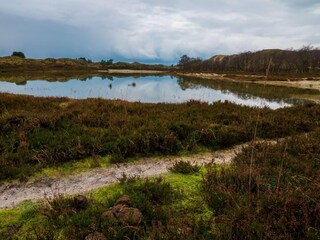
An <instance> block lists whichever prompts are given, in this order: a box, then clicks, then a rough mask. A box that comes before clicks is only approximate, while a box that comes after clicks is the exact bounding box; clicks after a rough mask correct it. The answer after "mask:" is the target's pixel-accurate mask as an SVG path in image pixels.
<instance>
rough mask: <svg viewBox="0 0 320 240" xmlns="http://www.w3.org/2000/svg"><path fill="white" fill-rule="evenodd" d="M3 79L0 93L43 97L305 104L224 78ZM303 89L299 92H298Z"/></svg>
mask: <svg viewBox="0 0 320 240" xmlns="http://www.w3.org/2000/svg"><path fill="white" fill-rule="evenodd" d="M10 81H11V82H7V81H4V80H1V81H0V92H8V93H15V94H27V95H33V96H41V97H49V96H50V97H69V98H75V99H85V98H104V99H122V100H127V101H132V102H133V101H139V102H148V103H159V102H166V103H182V102H186V101H189V100H199V101H204V102H208V103H213V102H217V101H231V102H234V103H237V104H241V105H247V106H258V107H269V108H272V109H277V108H281V107H286V106H291V105H294V104H299V103H302V102H303V100H301V99H299V98H298V97H295V96H297V95H299V94H301V90H293V89H289V88H281V87H277V88H275V87H269V86H265V87H263V88H262V86H260V85H257V84H244V83H234V82H225V81H212V80H199V79H190V78H179V79H178V78H176V77H172V76H144V77H131V76H125V77H123V76H122V77H116V76H107V77H90V78H86V79H82V80H78V79H70V80H65V81H63V82H62V81H52V80H50V81H46V80H28V81H25V82H23V83H19V84H17V83H14V82H12V80H10ZM299 91H300V92H299Z"/></svg>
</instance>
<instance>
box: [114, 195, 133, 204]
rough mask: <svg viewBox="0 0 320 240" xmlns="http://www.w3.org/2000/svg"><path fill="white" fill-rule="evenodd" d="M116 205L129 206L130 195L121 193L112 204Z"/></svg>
mask: <svg viewBox="0 0 320 240" xmlns="http://www.w3.org/2000/svg"><path fill="white" fill-rule="evenodd" d="M117 205H127V206H131V200H130V197H129V196H128V195H123V196H122V197H120V198H119V199H118V200H117V201H116V203H115V204H114V206H117Z"/></svg>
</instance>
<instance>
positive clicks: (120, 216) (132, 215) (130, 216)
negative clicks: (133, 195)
mask: <svg viewBox="0 0 320 240" xmlns="http://www.w3.org/2000/svg"><path fill="white" fill-rule="evenodd" d="M112 213H113V215H114V216H115V218H116V219H117V220H118V221H119V222H121V223H122V224H125V225H129V226H138V225H139V224H140V222H141V219H142V213H141V212H140V210H139V209H138V208H132V207H128V206H126V205H116V206H114V207H113V208H112Z"/></svg>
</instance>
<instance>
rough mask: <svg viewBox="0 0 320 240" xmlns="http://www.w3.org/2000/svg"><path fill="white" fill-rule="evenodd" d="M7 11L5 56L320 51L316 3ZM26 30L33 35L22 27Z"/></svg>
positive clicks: (152, 1) (126, 0) (168, 57)
mask: <svg viewBox="0 0 320 240" xmlns="http://www.w3.org/2000/svg"><path fill="white" fill-rule="evenodd" d="M0 4H1V8H0V21H1V22H0V30H1V32H5V33H6V34H5V36H6V37H4V38H2V39H0V54H1V51H2V52H3V51H4V50H2V49H7V48H8V47H10V48H14V47H19V48H23V47H24V48H27V49H28V50H29V51H30V53H31V54H34V55H37V56H43V57H47V56H46V54H49V55H53V54H54V53H53V52H54V51H55V49H59V51H60V52H59V53H61V54H63V53H65V55H66V56H67V55H72V56H75V55H77V54H79V55H80V54H81V55H84V54H85V55H87V56H88V57H91V58H102V57H113V56H118V57H119V56H120V57H122V58H125V59H145V60H148V59H149V60H154V59H159V61H175V60H176V59H177V58H178V57H179V56H180V55H181V54H184V53H186V54H189V55H192V56H200V57H209V56H210V55H212V54H216V53H236V52H241V51H246V50H257V49H262V48H289V47H294V48H298V47H301V46H302V45H305V44H313V45H315V46H319V45H320V40H319V34H318V32H319V30H320V29H319V24H318V23H319V22H320V5H319V3H318V1H312V0H303V1H302V0H293V1H292V0H290V1H289V0H284V1H278V0H261V1H256V0H244V1H238V0H225V1H223V0H215V1H212V0H197V1H195V0H194V1H191V0H189V1H187V0H175V1H171V0H170V1H169V0H162V1H158V0H157V1H156V0H118V1H112V0H95V1H88V0H56V1H50V2H49V1H43V0H29V1H25V0H11V1H10V2H8V1H5V0H0ZM8 20H9V21H8ZM8 22H9V23H8ZM22 22H25V23H24V24H25V25H26V28H25V29H29V30H28V31H24V30H23V29H24V27H21V26H19V24H21V23H22ZM46 26H48V27H46ZM44 36H47V37H44ZM49 48H50V50H49ZM56 55H57V54H56Z"/></svg>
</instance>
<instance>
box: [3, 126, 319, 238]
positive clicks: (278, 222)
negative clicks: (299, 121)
mask: <svg viewBox="0 0 320 240" xmlns="http://www.w3.org/2000/svg"><path fill="white" fill-rule="evenodd" d="M319 136H320V131H319V130H315V131H314V132H313V133H310V134H307V135H301V136H299V137H293V138H291V139H288V140H283V141H280V142H278V143H277V144H276V145H268V144H260V145H256V146H255V148H254V155H253V160H254V164H253V165H251V164H250V162H251V159H252V158H251V150H252V148H251V147H248V148H246V149H245V150H244V152H243V153H241V154H240V155H238V156H237V158H236V160H235V161H234V162H233V163H232V164H231V165H227V166H216V165H208V166H206V167H202V168H201V170H200V173H199V172H196V173H193V174H190V175H188V176H187V177H186V176H185V175H182V174H180V173H177V174H172V173H171V174H168V175H165V176H164V177H161V178H153V179H146V180H142V179H139V178H136V177H127V176H124V177H123V178H122V179H120V183H119V184H115V185H112V186H109V187H106V188H103V189H100V190H98V191H96V192H94V193H92V194H91V195H88V196H87V199H86V198H84V197H81V196H80V197H79V196H77V197H64V196H61V195H59V194H57V195H56V197H55V198H53V199H47V200H46V201H44V202H43V203H40V204H30V203H28V202H26V203H25V204H24V205H22V206H20V208H17V209H13V210H3V211H0V217H1V219H3V221H2V222H0V238H1V239H30V240H33V239H34V240H38V239H90V238H89V237H90V236H93V235H94V236H99V237H101V238H99V239H105V238H103V237H107V239H319V237H320V195H319V192H320V184H319V183H320V149H319V146H320V137H319ZM250 173H251V174H252V183H251V185H249V176H250ZM249 186H251V187H250V188H249ZM81 199H84V201H83V200H81ZM119 205H120V206H119ZM120 208H121V209H122V213H123V214H122V215H117V211H116V210H117V209H120ZM126 211H129V212H131V213H135V214H132V215H131V216H132V218H126V217H125V216H126V215H125V213H124V212H126ZM112 212H114V215H112V214H111V215H110V213H112Z"/></svg>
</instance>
